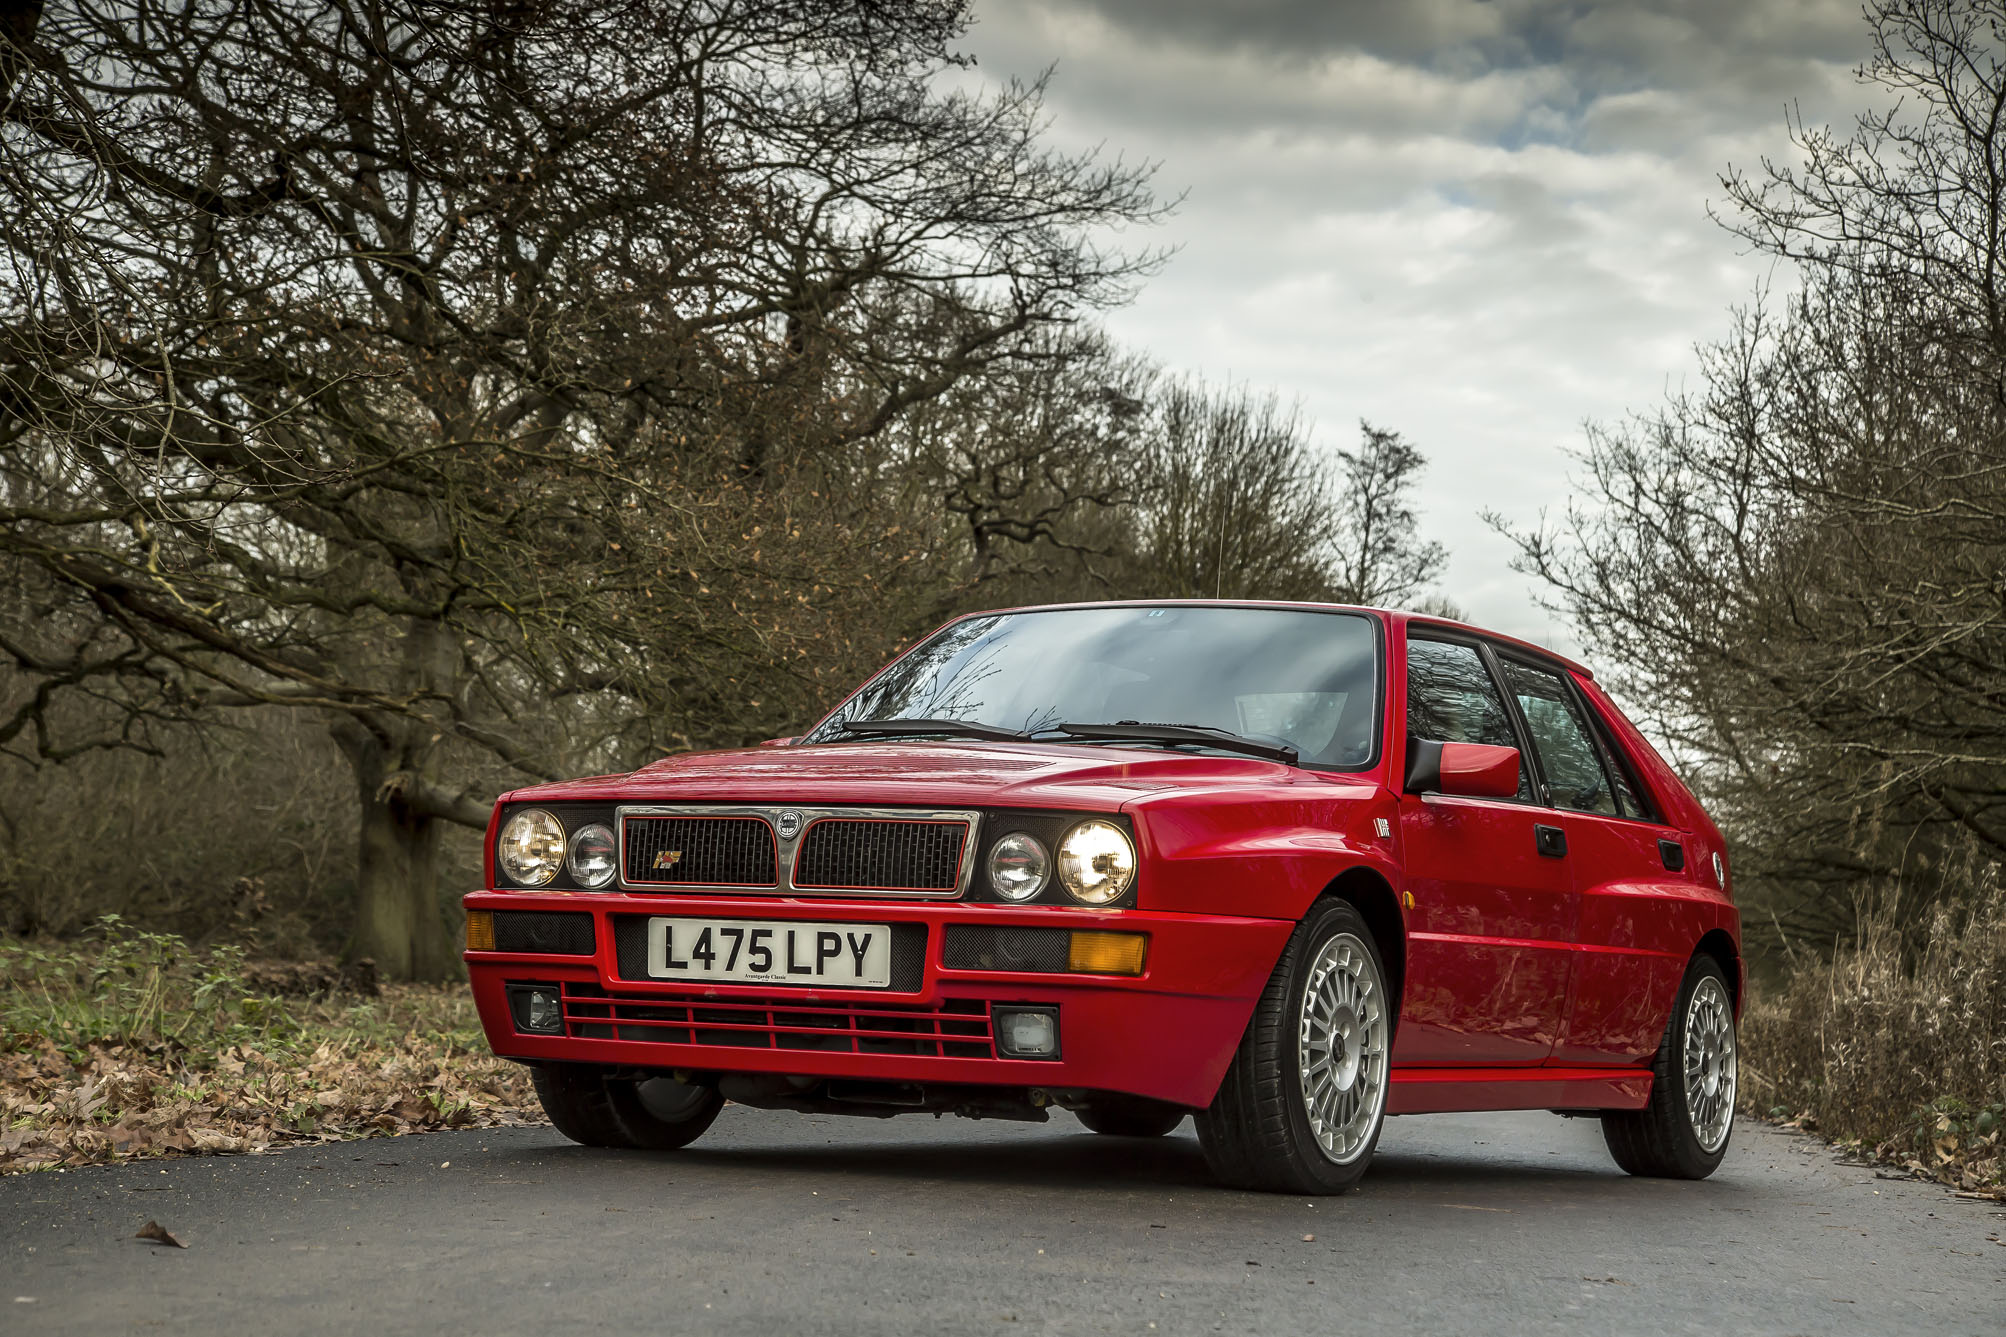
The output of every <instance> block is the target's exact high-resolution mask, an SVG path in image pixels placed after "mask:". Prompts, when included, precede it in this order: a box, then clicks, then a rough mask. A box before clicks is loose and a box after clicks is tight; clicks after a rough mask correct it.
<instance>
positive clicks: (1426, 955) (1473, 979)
mask: <svg viewBox="0 0 2006 1337" xmlns="http://www.w3.org/2000/svg"><path fill="white" fill-rule="evenodd" d="M1406 668H1407V672H1406V701H1407V706H1406V738H1407V740H1408V743H1409V745H1410V746H1411V743H1412V742H1413V741H1416V740H1425V741H1432V742H1445V743H1488V744H1493V745H1502V746H1505V747H1514V748H1519V749H1520V750H1521V759H1520V771H1519V792H1518V794H1517V795H1516V796H1515V797H1513V798H1509V799H1486V798H1466V797H1460V796H1454V795H1448V794H1411V793H1403V794H1402V796H1401V799H1400V850H1401V858H1402V862H1403V865H1404V868H1405V873H1406V880H1405V891H1406V895H1407V897H1408V898H1410V899H1409V900H1408V903H1407V984H1406V989H1405V999H1404V1001H1403V1004H1402V1008H1401V1015H1400V1035H1399V1040H1398V1041H1397V1042H1396V1044H1395V1046H1394V1059H1395V1061H1396V1062H1398V1063H1401V1064H1407V1065H1415V1066H1435V1065H1443V1064H1520V1063H1538V1062H1540V1061H1541V1060H1543V1059H1545V1058H1546V1057H1547V1055H1548V1054H1549V1053H1551V1052H1552V1049H1553V1047H1554V1044H1555V1042H1556V1040H1557V1039H1558V1037H1559V1033H1560V1025H1561V1020H1562V1013H1563V1010H1564V1008H1565V1005H1566V998H1567V987H1568V976H1569V971H1570V969H1571V957H1572V951H1571V945H1572V940H1573V938H1574V904H1575V902H1574V887H1573V881H1572V878H1571V875H1570V873H1569V871H1568V868H1567V861H1566V859H1565V857H1564V856H1562V855H1559V854H1557V853H1556V852H1554V851H1553V849H1552V848H1551V844H1550V841H1551V835H1550V834H1548V835H1543V834H1542V828H1544V830H1545V831H1546V832H1548V833H1553V832H1554V831H1555V828H1554V826H1553V821H1554V814H1552V813H1551V812H1549V811H1548V810H1547V809H1546V808H1545V807H1544V806H1542V804H1541V803H1540V801H1539V799H1538V797H1537V794H1538V791H1537V788H1536V777H1535V775H1534V773H1533V771H1532V769H1531V762H1530V758H1529V757H1527V756H1525V755H1524V751H1525V741H1524V739H1523V738H1522V737H1521V736H1520V734H1519V731H1518V726H1517V723H1516V720H1515V718H1514V715H1513V712H1512V711H1511V710H1510V709H1509V707H1508V706H1507V705H1506V703H1505V698H1504V694H1503V692H1502V690H1501V688H1500V685H1499V680H1498V677H1497V673H1496V661H1495V657H1494V656H1493V655H1492V653H1491V652H1490V650H1489V649H1488V648H1487V647H1486V646H1485V645H1484V644H1483V643H1482V642H1481V641H1478V640H1475V639H1461V638H1456V637H1451V636H1447V635H1443V636H1440V637H1437V636H1434V635H1411V636H1409V638H1408V640H1407V644H1406ZM1403 789H1404V785H1403Z"/></svg>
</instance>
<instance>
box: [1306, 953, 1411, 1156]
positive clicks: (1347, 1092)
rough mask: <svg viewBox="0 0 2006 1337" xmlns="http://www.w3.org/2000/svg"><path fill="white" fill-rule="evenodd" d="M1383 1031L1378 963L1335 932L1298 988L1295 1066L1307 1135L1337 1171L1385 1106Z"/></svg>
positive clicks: (1366, 1140)
mask: <svg viewBox="0 0 2006 1337" xmlns="http://www.w3.org/2000/svg"><path fill="white" fill-rule="evenodd" d="M1387 1031H1388V1026H1387V1017H1386V987H1385V983H1384V981H1383V980H1382V979H1381V978H1380V974H1379V965H1378V962H1377V961H1375V960H1374V959H1373V956H1372V952H1371V950H1370V949H1369V948H1367V947H1366V945H1365V944H1364V943H1363V942H1361V941H1359V940H1358V939H1357V938H1356V937H1354V936H1352V935H1351V934H1349V933H1339V934H1337V935H1336V936H1334V937H1332V938H1331V939H1330V940H1328V941H1327V942H1325V943H1324V944H1323V946H1322V948H1321V949H1320V950H1319V951H1318V952H1317V955H1316V959H1315V961H1314V962H1312V963H1311V965H1310V970H1309V978H1308V980H1307V982H1306V983H1305V984H1304V986H1303V997H1302V1012H1301V1017H1300V1021H1299V1025H1298V1029H1297V1040H1296V1062H1297V1065H1298V1071H1299V1072H1300V1074H1301V1077H1302V1099H1303V1110H1304V1112H1305V1113H1306V1114H1307V1115H1308V1116H1309V1125H1310V1130H1311V1132H1312V1133H1314V1134H1315V1136H1316V1141H1317V1145H1318V1146H1319V1147H1320V1148H1321V1149H1322V1151H1323V1154H1324V1156H1325V1158H1326V1159H1328V1160H1330V1161H1332V1162H1334V1163H1336V1164H1338V1165H1345V1164H1348V1163H1350V1162H1351V1161H1354V1160H1356V1159H1357V1158H1358V1157H1359V1156H1361V1155H1363V1154H1364V1152H1365V1150H1366V1148H1367V1147H1369V1146H1370V1145H1371V1142H1372V1134H1373V1130H1374V1129H1375V1128H1376V1127H1377V1126H1378V1123H1379V1118H1380V1115H1381V1113H1382V1112H1383V1111H1384V1109H1385V1107H1386V1057H1387Z"/></svg>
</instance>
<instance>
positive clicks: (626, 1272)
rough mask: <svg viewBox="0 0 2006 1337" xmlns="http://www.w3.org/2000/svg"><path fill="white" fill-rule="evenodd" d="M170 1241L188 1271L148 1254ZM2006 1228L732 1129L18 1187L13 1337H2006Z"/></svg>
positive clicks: (515, 1133)
mask: <svg viewBox="0 0 2006 1337" xmlns="http://www.w3.org/2000/svg"><path fill="white" fill-rule="evenodd" d="M148 1218H157V1219H158V1220H159V1221H160V1222H161V1224H162V1225H164V1226H166V1227H167V1228H168V1229H169V1230H171V1231H173V1232H174V1233H175V1234H176V1235H177V1236H178V1237H179V1238H180V1239H182V1240H183V1241H184V1242H185V1243H186V1244H187V1245H188V1247H187V1248H186V1249H185V1250H181V1249H170V1248H165V1247H161V1246H158V1245H148V1244H145V1243H141V1242H139V1241H136V1240H133V1239H132V1238H130V1237H131V1236H132V1234H133V1232H134V1231H135V1230H136V1229H138V1228H139V1226H140V1225H141V1224H142V1223H143V1222H145V1221H146V1220H147V1219H148ZM2002 1237H2006V1212H2002V1211H2001V1210H2000V1209H1999V1207H1998V1204H1993V1203H1982V1202H1974V1201H1970V1200H1967V1199H1960V1198H1957V1197H1955V1196H1954V1195H1952V1194H1950V1193H1948V1192H1946V1191H1944V1190H1942V1189H1939V1188H1936V1187H1934V1186H1931V1185H1926V1184H1917V1183H1911V1182H1908V1181H1901V1180H1892V1179H1881V1178H1878V1177H1877V1176H1876V1175H1875V1174H1874V1172H1873V1171H1871V1170H1868V1169H1863V1168H1860V1167H1858V1166H1849V1165H1844V1164H1841V1163H1839V1162H1838V1161H1836V1160H1835V1159H1834V1158H1833V1157H1832V1156H1831V1154H1830V1153H1829V1152H1828V1151H1826V1150H1825V1149H1824V1148H1823V1147H1821V1146H1819V1145H1817V1144H1816V1143H1814V1142H1811V1141H1809V1140H1807V1139H1804V1138H1801V1137H1796V1136H1793V1135H1790V1134H1786V1133H1780V1132H1776V1131H1774V1130H1771V1129H1768V1128H1765V1127H1762V1126H1759V1125H1752V1124H1743V1125H1742V1126H1741V1127H1740V1128H1739V1129H1738V1130H1737V1132H1736V1136H1735V1145H1734V1147H1733V1149H1732V1150H1731V1151H1730V1153H1729V1158H1728V1161H1727V1163H1726V1165H1724V1166H1723V1167H1722V1169H1721V1171H1720V1173H1719V1174H1717V1175H1716V1176H1715V1177H1714V1178H1713V1179H1712V1180H1710V1181H1708V1182H1706V1183H1699V1184H1689V1183H1670V1182H1663V1181H1650V1180H1638V1179H1629V1178H1626V1177H1625V1176H1623V1175H1622V1174H1620V1173H1619V1172H1617V1170H1616V1169H1615V1167H1614V1166H1613V1165H1612V1164H1610V1162H1609V1160H1608V1157H1607V1155H1606V1154H1605V1153H1604V1151H1603V1149H1602V1145H1601V1139H1600V1136H1599V1134H1598V1132H1597V1131H1596V1129H1595V1126H1594V1125H1593V1124H1592V1123H1589V1122H1586V1121H1569V1120H1562V1119H1558V1118H1555V1117H1553V1116H1551V1115H1547V1114H1507V1115H1483V1116H1476V1115H1470V1116H1444V1115H1435V1116H1428V1117H1421V1118H1405V1119H1396V1120H1393V1121H1391V1123H1389V1125H1388V1127H1387V1132H1386V1136H1385V1139H1384V1141H1383V1142H1382V1144H1381V1149H1380V1156H1379V1161H1378V1163H1377V1164H1376V1165H1375V1167H1374V1168H1373V1170H1372V1172H1371V1174H1370V1175H1368V1176H1367V1177H1366V1180H1365V1184H1364V1187H1363V1188H1362V1189H1361V1190H1359V1191H1357V1192H1354V1193H1352V1194H1349V1195H1347V1196H1345V1197H1343V1198H1336V1199H1320V1200H1316V1201H1310V1200H1307V1199H1303V1198H1291V1197H1271V1196H1264V1195H1259V1194H1249V1193H1237V1192H1230V1191H1226V1190H1222V1189H1218V1188H1215V1187H1213V1186H1212V1185H1211V1184H1210V1183H1209V1182H1208V1181H1207V1179H1206V1176H1205V1167H1204V1164H1203V1162H1202V1161H1201V1159H1200V1158H1199V1154H1198V1144H1197V1142H1196V1140H1195V1139H1194V1138H1193V1136H1192V1135H1191V1132H1190V1125H1189V1124H1188V1123H1187V1124H1186V1125H1185V1127H1184V1129H1183V1130H1181V1131H1180V1132H1179V1133H1178V1134H1176V1135H1175V1136H1173V1137H1171V1138H1169V1139H1165V1140H1162V1141H1158V1142H1131V1141H1117V1140H1112V1139H1108V1138H1099V1137H1095V1136H1093V1135H1091V1134H1089V1133H1087V1132H1086V1131H1085V1130H1084V1129H1082V1128H1080V1127H1079V1125H1078V1124H1077V1123H1075V1122H1074V1121H1073V1120H1072V1119H1071V1117H1070V1116H1064V1115H1061V1116H1059V1117H1058V1118H1056V1119H1054V1121H1053V1122H1052V1123H1050V1124H1046V1125H1042V1126H1039V1125H1017V1124H999V1123H993V1122H987V1123H969V1122H962V1121H958V1120H954V1119H944V1120H939V1121H936V1120H934V1119H932V1118H928V1117H923V1116H922V1117H913V1116H907V1117H905V1118H902V1119H898V1120H892V1121H885V1122H880V1121H875V1120H864V1119H841V1118H830V1117H809V1116H802V1115H790V1114H778V1113H765V1112H760V1111H755V1110H748V1109H743V1108H739V1107H735V1106H734V1107H732V1108H729V1109H727V1110H726V1111H725V1112H724V1115H723V1116H722V1117H721V1118H720V1119H719V1120H718V1123H717V1125H716V1126H715V1127H714V1128H713V1129H712V1130H711V1132H710V1133H709V1134H708V1135H707V1136H706V1137H705V1138H704V1140H703V1141H701V1142H699V1143H698V1144H697V1145H696V1147H694V1148H692V1149H690V1150H689V1151H686V1152H683V1153H680V1154H673V1155H636V1154H618V1153H609V1152H596V1151H587V1150H585V1149H582V1148H579V1147H574V1146H572V1145H570V1144H569V1143H566V1142H564V1141H563V1140H562V1139H560V1138H559V1137H558V1136H557V1135H556V1134H555V1133H554V1132H552V1131H550V1130H549V1129H518V1130H507V1131H500V1132H496V1131H488V1132H472V1133H442V1134H430V1135H427V1136H422V1137H408V1138H400V1139H396V1140H394V1141H375V1142H362V1143H333V1144H329V1145H326V1146H322V1147H309V1148H302V1149H298V1150H293V1151H287V1152H284V1153H282V1154H277V1155H270V1156H258V1157H237V1158H225V1159H209V1160H183V1161H172V1162H166V1163H160V1162H154V1163H151V1164H145V1163H142V1164H135V1165H126V1166H116V1167H105V1168H99V1169H87V1170H77V1171H70V1172H67V1173H62V1174H54V1173H40V1174H31V1175H16V1176H13V1177H11V1178H8V1179H5V1180H0V1332H4V1333H7V1334H17V1333H18V1334H23V1335H25V1334H31V1333H44V1332H48V1333H92V1334H98V1333H110V1332H124V1331H137V1330H147V1331H151V1330H156V1329H159V1328H168V1329H176V1328H178V1329H188V1330H192V1331H198V1332H202V1333H205V1334H230V1333H284V1334H288V1337H292V1335H293V1334H307V1333H361V1332H370V1333H374V1332H427V1333H432V1332H465V1333H478V1334H483V1337H485V1335H486V1334H513V1333H523V1334H545V1333H568V1332H577V1331H581V1330H586V1329H593V1330H598V1331H604V1332H634V1333H650V1334H662V1335H663V1337H680V1334H686V1333H710V1332H719V1333H744V1334H756V1335H757V1337H770V1335H772V1334H783V1333H784V1334H788V1337H795V1335H796V1334H799V1335H801V1337H809V1335H811V1334H822V1333H836V1334H866V1333H868V1334H875V1333H913V1334H927V1335H929V1337H931V1335H932V1334H947V1333H976V1332H980V1333H1031V1332H1054V1333H1095V1334H1098V1333H1136V1334H1147V1333H1161V1334H1175V1333H1185V1332H1194V1333H1204V1332H1220V1331H1223V1332H1254V1333H1270V1332H1277V1333H1284V1332H1285V1333H1289V1334H1313V1333H1349V1332H1358V1333H1375V1334H1377V1333H1405V1332H1421V1333H1455V1334H1462V1333H1472V1334H1474V1333H1484V1334H1489V1333H1519V1332H1538V1333H1544V1332H1583V1333H1591V1332H1592V1333H1596V1334H1610V1333H1703V1334H1708V1337H1718V1335H1719V1334H1743V1333H1778V1334H1786V1333H1788V1334H1795V1333H1804V1334H1820V1335H1821V1337H1822V1335H1823V1334H1843V1333H1867V1334H1875V1335H1876V1337H1889V1335H1892V1334H1902V1335H1904V1337H1905V1335H1907V1334H1922V1333H1969V1334H1974V1335H1977V1334H1983V1337H2000V1335H2001V1334H2002V1333H2006V1246H2002V1245H2001V1244H2000V1243H1998V1242H1997V1241H1998V1240H1999V1239H2000V1238H2002Z"/></svg>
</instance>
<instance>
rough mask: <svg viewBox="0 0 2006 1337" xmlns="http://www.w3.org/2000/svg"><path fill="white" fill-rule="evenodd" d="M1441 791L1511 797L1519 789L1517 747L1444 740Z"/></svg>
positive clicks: (1469, 795)
mask: <svg viewBox="0 0 2006 1337" xmlns="http://www.w3.org/2000/svg"><path fill="white" fill-rule="evenodd" d="M1442 792H1443V793H1444V794H1462V795H1464V796H1466V797H1468V798H1510V797H1511V796H1512V795H1513V794H1516V793H1517V792H1518V749H1517V748H1515V747H1491V746H1489V745H1487V744H1484V743H1444V744H1443V745H1442Z"/></svg>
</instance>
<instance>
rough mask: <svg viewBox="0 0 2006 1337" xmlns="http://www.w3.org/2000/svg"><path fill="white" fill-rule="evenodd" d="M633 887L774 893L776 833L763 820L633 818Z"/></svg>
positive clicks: (630, 864)
mask: <svg viewBox="0 0 2006 1337" xmlns="http://www.w3.org/2000/svg"><path fill="white" fill-rule="evenodd" d="M625 855H626V860H627V866H626V873H627V881H629V882H631V883H634V884H636V885H642V884H647V885H655V886H665V887H683V886H696V887H705V886H709V887H717V886H725V887H770V886H772V885H774V883H776V882H777V881H779V873H778V870H777V869H776V867H775V865H774V852H773V829H772V828H771V827H769V826H768V825H767V824H766V823H765V822H764V821H763V820H761V819H760V818H757V817H629V818H628V819H627V848H626V851H625Z"/></svg>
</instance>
